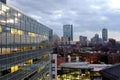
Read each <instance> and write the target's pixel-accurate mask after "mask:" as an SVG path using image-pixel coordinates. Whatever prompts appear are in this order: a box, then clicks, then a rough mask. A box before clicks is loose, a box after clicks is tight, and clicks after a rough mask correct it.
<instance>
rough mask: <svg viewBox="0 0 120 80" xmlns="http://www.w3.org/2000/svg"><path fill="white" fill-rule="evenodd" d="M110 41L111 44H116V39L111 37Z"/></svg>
mask: <svg viewBox="0 0 120 80" xmlns="http://www.w3.org/2000/svg"><path fill="white" fill-rule="evenodd" d="M108 43H109V46H111V47H113V46H115V45H116V40H115V39H112V38H111V39H109V42H108Z"/></svg>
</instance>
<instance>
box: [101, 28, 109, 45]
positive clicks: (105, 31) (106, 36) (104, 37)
mask: <svg viewBox="0 0 120 80" xmlns="http://www.w3.org/2000/svg"><path fill="white" fill-rule="evenodd" d="M102 40H103V43H106V42H107V40H108V31H107V29H106V28H104V29H102Z"/></svg>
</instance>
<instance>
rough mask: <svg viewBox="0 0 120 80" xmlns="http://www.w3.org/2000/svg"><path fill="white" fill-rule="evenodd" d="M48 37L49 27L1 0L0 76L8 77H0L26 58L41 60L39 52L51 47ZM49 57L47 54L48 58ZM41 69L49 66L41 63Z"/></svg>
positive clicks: (19, 66)
mask: <svg viewBox="0 0 120 80" xmlns="http://www.w3.org/2000/svg"><path fill="white" fill-rule="evenodd" d="M50 41H52V29H50V28H48V27H46V26H45V25H43V24H41V23H39V22H37V21H36V20H34V19H32V18H31V17H29V16H27V15H25V14H23V13H21V12H19V11H17V10H15V9H13V8H11V7H9V6H6V5H5V4H3V3H0V80H9V79H2V78H1V77H4V76H5V75H6V74H10V73H14V72H16V71H19V69H20V68H21V65H24V64H26V63H28V62H29V61H31V63H29V65H30V64H34V63H36V61H37V62H38V64H39V61H40V62H41V61H44V60H45V59H43V58H41V56H42V55H45V54H47V55H48V53H46V51H49V49H50V44H49V43H50ZM50 50H51V49H50ZM28 53H29V54H28ZM49 57H50V56H49ZM49 57H48V58H46V59H47V60H48V61H49V59H50V58H49ZM41 59H42V60H41ZM48 61H46V60H45V62H46V64H45V65H48V64H49V63H48ZM47 63H48V64H47ZM27 66H28V65H27ZM22 67H23V66H22ZM24 67H25V66H24ZM38 68H40V66H38ZM44 69H45V70H46V69H48V67H45V66H44ZM36 71H37V69H36ZM37 73H39V71H37ZM29 75H30V74H29ZM10 80H13V79H12V78H11V79H10ZM20 80H21V79H20ZM36 80H37V79H36Z"/></svg>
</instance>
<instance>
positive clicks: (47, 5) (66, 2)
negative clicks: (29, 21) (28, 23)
mask: <svg viewBox="0 0 120 80" xmlns="http://www.w3.org/2000/svg"><path fill="white" fill-rule="evenodd" d="M119 4H120V1H118V0H97V1H96V0H84V1H83V0H74V1H73V0H61V1H57V0H53V1H50V0H40V1H30V0H11V2H10V5H12V6H14V7H17V8H18V9H20V10H22V11H23V12H25V13H26V14H29V15H30V16H32V17H33V18H35V19H36V20H37V21H39V22H41V23H43V24H45V25H47V26H49V27H50V28H52V29H53V30H54V34H55V33H56V34H57V35H59V36H60V37H61V36H62V35H63V34H62V30H63V28H62V26H63V25H64V24H73V26H74V27H73V30H74V31H73V34H74V40H79V35H85V36H89V39H90V38H91V37H92V36H93V35H94V34H96V33H98V34H99V35H100V36H101V30H102V29H103V28H107V29H108V30H109V32H108V35H109V36H108V37H109V38H114V39H116V40H117V41H118V40H119V41H120V36H119V35H118V34H120V31H119V30H120V27H119V26H120V24H119V20H120V19H119V17H120V15H119V14H120V11H119V9H120V5H119ZM23 5H24V6H23ZM71 5H72V6H71Z"/></svg>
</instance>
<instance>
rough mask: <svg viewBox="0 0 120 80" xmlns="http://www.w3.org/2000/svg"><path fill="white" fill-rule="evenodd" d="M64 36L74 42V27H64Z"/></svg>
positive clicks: (68, 25)
mask: <svg viewBox="0 0 120 80" xmlns="http://www.w3.org/2000/svg"><path fill="white" fill-rule="evenodd" d="M63 36H64V37H67V38H68V39H69V40H70V41H73V25H70V24H67V25H63Z"/></svg>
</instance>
